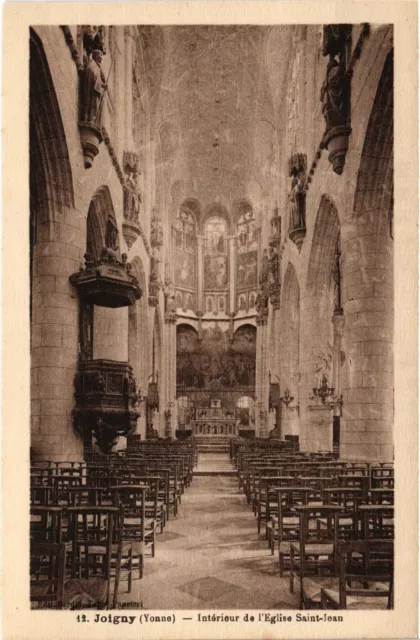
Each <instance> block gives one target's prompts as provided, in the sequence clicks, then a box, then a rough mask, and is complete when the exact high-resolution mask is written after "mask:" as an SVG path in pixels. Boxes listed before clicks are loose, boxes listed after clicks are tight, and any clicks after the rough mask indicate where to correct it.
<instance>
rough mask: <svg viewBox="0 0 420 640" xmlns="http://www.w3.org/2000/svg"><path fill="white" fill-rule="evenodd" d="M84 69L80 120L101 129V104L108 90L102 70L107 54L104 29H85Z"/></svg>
mask: <svg viewBox="0 0 420 640" xmlns="http://www.w3.org/2000/svg"><path fill="white" fill-rule="evenodd" d="M83 46H84V56H83V60H84V69H83V70H82V71H81V85H80V88H81V92H80V93H81V104H80V120H81V122H85V123H90V124H92V125H94V126H98V127H99V117H100V113H99V111H100V103H101V100H102V95H103V93H104V91H105V89H106V81H105V76H104V74H103V72H102V69H101V64H102V57H103V56H104V55H105V53H106V49H105V43H104V29H103V27H96V26H91V25H86V26H85V27H83Z"/></svg>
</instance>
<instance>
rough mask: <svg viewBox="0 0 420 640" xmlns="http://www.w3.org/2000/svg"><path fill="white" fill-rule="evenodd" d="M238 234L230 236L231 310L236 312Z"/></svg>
mask: <svg viewBox="0 0 420 640" xmlns="http://www.w3.org/2000/svg"><path fill="white" fill-rule="evenodd" d="M235 266H236V236H232V237H230V238H229V311H230V313H234V312H235V308H236V286H235V283H236V270H235Z"/></svg>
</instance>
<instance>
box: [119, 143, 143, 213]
mask: <svg viewBox="0 0 420 640" xmlns="http://www.w3.org/2000/svg"><path fill="white" fill-rule="evenodd" d="M139 162H140V160H139V156H138V155H137V154H136V153H134V152H132V151H124V154H123V167H124V173H125V186H124V218H125V219H126V220H128V221H129V222H135V223H138V222H139V216H140V204H141V201H142V198H141V193H140V188H139V176H140V169H139Z"/></svg>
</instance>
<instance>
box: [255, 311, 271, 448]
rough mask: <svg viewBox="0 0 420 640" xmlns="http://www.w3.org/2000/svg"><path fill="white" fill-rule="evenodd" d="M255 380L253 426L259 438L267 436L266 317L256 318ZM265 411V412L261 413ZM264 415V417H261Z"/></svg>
mask: <svg viewBox="0 0 420 640" xmlns="http://www.w3.org/2000/svg"><path fill="white" fill-rule="evenodd" d="M256 352H257V353H256V360H257V361H256V380H255V395H256V398H257V405H258V403H261V404H260V406H259V407H258V406H257V410H256V413H255V428H256V431H257V434H259V437H260V438H265V437H267V435H268V434H267V417H266V416H267V415H268V384H269V383H268V370H267V318H264V319H263V318H260V319H258V318H257V345H256ZM263 412H265V414H263ZM263 415H265V418H263Z"/></svg>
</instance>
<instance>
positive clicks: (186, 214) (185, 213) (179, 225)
mask: <svg viewBox="0 0 420 640" xmlns="http://www.w3.org/2000/svg"><path fill="white" fill-rule="evenodd" d="M195 246H196V222H195V218H194V215H193V213H192V212H191V211H190V210H189V209H188V208H187V207H181V209H180V210H179V212H178V215H177V217H176V222H175V248H176V249H181V250H182V251H186V252H187V253H194V252H195Z"/></svg>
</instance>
